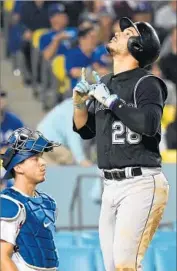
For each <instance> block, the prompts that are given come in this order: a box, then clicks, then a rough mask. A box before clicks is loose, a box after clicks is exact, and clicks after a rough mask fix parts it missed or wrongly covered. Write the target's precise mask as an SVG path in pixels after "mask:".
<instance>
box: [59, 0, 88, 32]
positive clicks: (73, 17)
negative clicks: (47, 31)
mask: <svg viewBox="0 0 177 271" xmlns="http://www.w3.org/2000/svg"><path fill="white" fill-rule="evenodd" d="M63 2H64V4H65V6H66V10H67V14H68V17H69V26H71V27H77V26H78V18H79V15H80V14H81V13H82V11H83V10H84V7H85V5H84V1H66V0H65V1H63Z"/></svg>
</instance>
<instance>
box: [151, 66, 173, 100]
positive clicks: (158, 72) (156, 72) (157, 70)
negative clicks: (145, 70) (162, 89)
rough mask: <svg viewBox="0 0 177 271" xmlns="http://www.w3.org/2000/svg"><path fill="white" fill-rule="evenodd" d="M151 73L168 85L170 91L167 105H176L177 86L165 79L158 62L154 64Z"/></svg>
mask: <svg viewBox="0 0 177 271" xmlns="http://www.w3.org/2000/svg"><path fill="white" fill-rule="evenodd" d="M151 72H152V73H153V74H154V75H155V76H157V77H160V78H162V79H163V80H164V82H165V84H166V85H167V89H168V96H167V100H166V102H165V103H166V104H171V105H176V96H177V89H176V85H175V84H174V83H173V82H171V81H170V80H168V79H165V78H164V75H163V73H162V71H161V69H160V67H159V64H158V63H157V62H156V63H154V64H153V66H152V69H151Z"/></svg>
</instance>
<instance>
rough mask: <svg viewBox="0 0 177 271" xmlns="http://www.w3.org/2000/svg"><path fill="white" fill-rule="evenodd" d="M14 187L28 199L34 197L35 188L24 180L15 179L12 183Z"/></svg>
mask: <svg viewBox="0 0 177 271" xmlns="http://www.w3.org/2000/svg"><path fill="white" fill-rule="evenodd" d="M14 187H15V188H17V189H18V190H19V191H21V192H22V193H23V194H26V195H27V196H29V197H34V196H35V188H36V185H35V184H32V183H29V182H27V181H26V180H24V179H23V180H20V179H16V180H15V183H14Z"/></svg>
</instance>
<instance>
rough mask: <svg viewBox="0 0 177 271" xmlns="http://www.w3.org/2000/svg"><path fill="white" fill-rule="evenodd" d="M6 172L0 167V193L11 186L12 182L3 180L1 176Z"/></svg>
mask: <svg viewBox="0 0 177 271" xmlns="http://www.w3.org/2000/svg"><path fill="white" fill-rule="evenodd" d="M5 172H6V170H5V169H4V168H3V167H2V166H0V192H1V191H2V190H3V189H5V188H6V187H11V186H13V180H12V179H9V180H5V179H4V178H3V176H4V175H5Z"/></svg>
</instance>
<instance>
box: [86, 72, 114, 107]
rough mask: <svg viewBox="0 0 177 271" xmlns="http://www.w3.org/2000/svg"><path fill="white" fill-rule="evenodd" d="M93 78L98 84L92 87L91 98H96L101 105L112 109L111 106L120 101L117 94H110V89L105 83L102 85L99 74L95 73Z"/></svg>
mask: <svg viewBox="0 0 177 271" xmlns="http://www.w3.org/2000/svg"><path fill="white" fill-rule="evenodd" d="M93 76H94V78H95V81H96V82H97V84H93V85H90V91H89V93H88V95H89V96H92V97H94V98H95V99H96V100H97V101H98V102H99V103H101V104H103V105H104V106H105V107H107V108H111V105H112V104H113V103H114V102H115V101H116V100H117V99H118V96H117V95H116V94H112V95H111V94H110V91H109V89H108V88H107V86H106V85H105V84H104V83H101V80H100V77H99V75H98V73H97V72H95V71H93Z"/></svg>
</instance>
